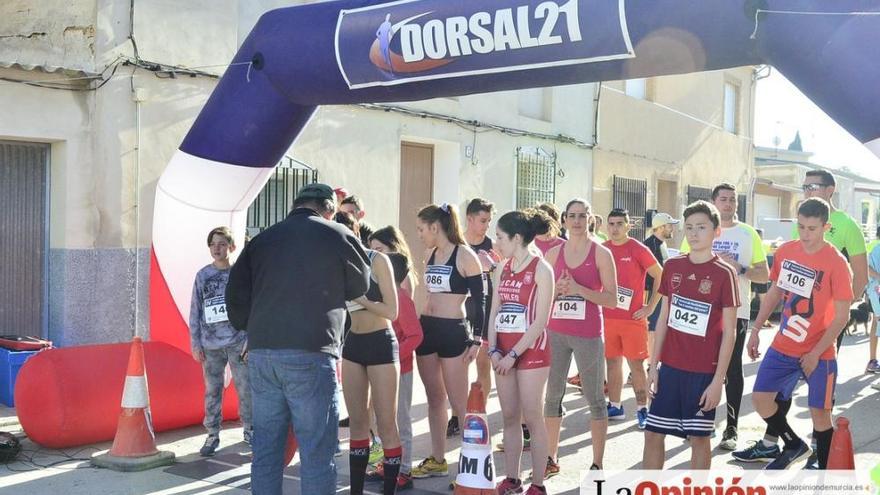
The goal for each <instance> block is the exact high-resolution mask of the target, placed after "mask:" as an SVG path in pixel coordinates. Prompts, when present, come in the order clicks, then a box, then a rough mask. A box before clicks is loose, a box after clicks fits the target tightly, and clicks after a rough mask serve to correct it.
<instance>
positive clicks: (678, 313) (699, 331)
mask: <svg viewBox="0 0 880 495" xmlns="http://www.w3.org/2000/svg"><path fill="white" fill-rule="evenodd" d="M711 312H712V305H711V304H709V303H705V302H702V301H695V300H693V299H688V298H687V297H681V296H679V295H676V294H673V295H672V300H671V301H670V303H669V318H668V319H667V320H666V321H667V325H669V327H670V328H674V329H675V330H678V331H679V332H682V333H687V334H690V335H696V336H697V337H705V336H706V330H707V329H708V328H709V314H710V313H711Z"/></svg>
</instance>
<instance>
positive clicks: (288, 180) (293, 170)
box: [247, 156, 318, 237]
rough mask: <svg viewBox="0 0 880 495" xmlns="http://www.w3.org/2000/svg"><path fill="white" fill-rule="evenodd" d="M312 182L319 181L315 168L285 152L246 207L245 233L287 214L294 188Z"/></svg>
mask: <svg viewBox="0 0 880 495" xmlns="http://www.w3.org/2000/svg"><path fill="white" fill-rule="evenodd" d="M315 182H318V171H317V170H315V169H313V168H311V167H309V166H308V165H306V164H305V163H302V162H300V161H298V160H295V159H293V158H291V157H289V156H285V157H284V159H283V160H282V161H281V163H279V164H278V166H277V167H276V168H275V172H274V173H273V174H272V176H271V177H269V180H268V181H267V182H266V185H265V186H263V190H262V191H260V194H258V195H257V197H256V199H254V202H253V203H251V205H250V207H248V213H247V233H248V235H249V236H250V237H253V236H255V235H257V234H259V233H260V232H262V231H264V230H266V229H268V228H269V227H271V226H272V225H275V224H276V223H278V222H280V221H282V220H284V219H285V218H287V214H288V213H290V209H291V207H292V206H293V200H294V198H295V197H296V193H297V191H299V190H300V189H301V188H302V187H303V186H305V185H306V184H312V183H315Z"/></svg>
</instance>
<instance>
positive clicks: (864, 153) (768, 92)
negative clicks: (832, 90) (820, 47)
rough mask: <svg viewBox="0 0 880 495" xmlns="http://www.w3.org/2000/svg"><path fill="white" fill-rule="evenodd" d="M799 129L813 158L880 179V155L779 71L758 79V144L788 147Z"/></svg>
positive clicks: (821, 163) (756, 125)
mask: <svg viewBox="0 0 880 495" xmlns="http://www.w3.org/2000/svg"><path fill="white" fill-rule="evenodd" d="M796 131H800V133H801V143H802V144H803V147H804V151H810V152H813V153H815V155H813V157H812V159H811V161H812V162H814V163H817V164H820V165H825V166H827V167H828V168H831V169H834V168H841V167H844V166H846V167H848V168H849V169H850V170H851V171H852V172H855V173H857V174H860V175H863V176H865V177H868V178H871V179H874V180H878V181H880V158H878V157H877V156H876V155H874V154H873V153H871V152H870V151H868V149H867V148H866V147H865V146H863V145H862V143H860V142H859V141H858V140H856V139H855V138H854V137H852V136H851V135H850V134H849V133H848V132H846V130H844V129H843V128H842V127H840V125H838V124H837V123H836V122H834V121H833V120H831V118H830V117H828V115H826V114H825V112H823V111H822V110H820V109H819V107H817V106H816V105H815V104H814V103H813V102H811V101H810V99H809V98H807V97H806V96H804V94H803V93H801V92H800V91H799V90H798V89H797V88H796V87H795V86H794V85H793V84H791V83H790V82H789V81H788V80H787V79H786V78H785V77H784V76H783V75H782V74H780V73H779V71H777V70H775V69H774V70H772V71H771V75H770V77H768V78H766V79H762V80H760V81H758V87H757V96H756V101H755V144H756V145H757V146H768V147H775V145H774V139H776V138H778V142H779V145H778V147H780V148H786V147H788V144H789V143H790V142H791V141H792V139H794V135H795V132H796Z"/></svg>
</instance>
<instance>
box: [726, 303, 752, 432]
mask: <svg viewBox="0 0 880 495" xmlns="http://www.w3.org/2000/svg"><path fill="white" fill-rule="evenodd" d="M748 328H749V320H746V319H744V318H738V319H737V320H736V340H735V341H734V344H733V354H731V355H730V365H728V366H727V380H726V383H725V384H724V393H725V394H727V426H733V427H736V426H737V425H738V423H739V408H740V405H742V398H743V386H744V382H745V380H744V378H743V364H742V363H743V360H742V357H743V347H745V345H746V333H747V330H748Z"/></svg>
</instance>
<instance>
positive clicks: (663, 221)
mask: <svg viewBox="0 0 880 495" xmlns="http://www.w3.org/2000/svg"><path fill="white" fill-rule="evenodd" d="M677 223H679V221H678V220H676V219H674V218H672V215H670V214H669V213H662V212H660V213H654V216H653V217H651V228H652V229H657V228H660V227H662V226H664V225H667V224H672V225H675V224H677Z"/></svg>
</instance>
